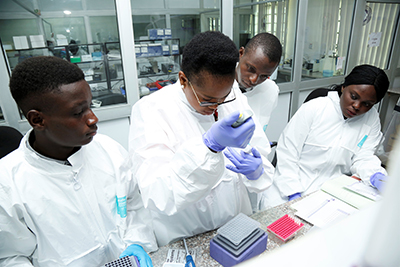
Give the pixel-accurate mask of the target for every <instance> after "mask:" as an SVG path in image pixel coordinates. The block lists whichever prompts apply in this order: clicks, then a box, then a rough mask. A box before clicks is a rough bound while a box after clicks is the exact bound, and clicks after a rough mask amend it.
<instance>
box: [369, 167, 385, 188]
mask: <svg viewBox="0 0 400 267" xmlns="http://www.w3.org/2000/svg"><path fill="white" fill-rule="evenodd" d="M387 179H388V177H387V176H386V175H384V174H383V173H381V172H376V173H374V174H372V175H371V177H370V178H369V181H370V182H371V184H372V185H373V186H375V187H376V189H378V190H379V191H382V189H383V187H384V186H385V183H386V181H387Z"/></svg>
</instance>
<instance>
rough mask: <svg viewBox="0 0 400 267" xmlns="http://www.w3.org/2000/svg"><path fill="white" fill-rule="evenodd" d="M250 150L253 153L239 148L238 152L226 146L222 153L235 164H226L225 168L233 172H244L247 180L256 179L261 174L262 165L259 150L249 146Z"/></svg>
mask: <svg viewBox="0 0 400 267" xmlns="http://www.w3.org/2000/svg"><path fill="white" fill-rule="evenodd" d="M251 152H252V153H253V155H251V154H247V153H245V152H244V151H243V150H241V151H240V154H239V153H238V152H237V151H236V150H234V149H232V148H230V147H228V148H227V149H226V150H225V151H224V154H225V156H226V157H227V158H228V159H229V160H230V161H231V162H232V163H233V164H234V165H235V166H233V165H226V168H227V169H228V170H231V171H233V172H236V173H241V174H244V175H245V176H246V177H247V179H249V180H257V179H258V178H260V176H261V174H263V172H264V167H263V164H262V159H261V155H260V152H258V151H257V149H255V148H254V147H253V148H251Z"/></svg>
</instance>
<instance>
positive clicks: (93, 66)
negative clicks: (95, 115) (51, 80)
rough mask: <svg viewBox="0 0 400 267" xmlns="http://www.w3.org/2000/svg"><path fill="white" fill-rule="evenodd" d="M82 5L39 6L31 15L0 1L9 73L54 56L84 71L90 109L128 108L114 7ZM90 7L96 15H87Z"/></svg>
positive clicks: (49, 2)
mask: <svg viewBox="0 0 400 267" xmlns="http://www.w3.org/2000/svg"><path fill="white" fill-rule="evenodd" d="M83 4H84V1H62V2H57V3H56V2H55V1H53V0H38V1H37V7H36V8H35V9H34V8H33V7H30V6H29V5H24V8H22V6H20V3H19V2H17V1H12V0H4V1H1V3H0V10H2V11H3V12H8V15H7V16H6V17H5V16H4V15H3V16H2V17H0V38H1V41H2V44H3V48H4V50H5V51H6V54H7V57H8V62H9V63H10V68H11V71H12V69H13V68H14V67H15V66H16V65H17V64H18V63H19V62H21V61H23V60H25V59H26V58H29V57H35V56H40V55H46V56H58V57H61V58H64V59H65V60H68V61H70V62H72V63H75V64H76V65H77V66H78V67H79V68H81V69H82V70H83V72H84V74H85V80H86V81H87V82H88V83H89V85H90V87H91V89H92V95H93V99H94V102H93V103H94V104H93V107H95V108H97V107H102V106H106V105H113V104H119V103H127V99H126V90H125V83H124V81H125V80H124V75H123V66H122V57H121V50H120V45H119V33H118V27H117V17H116V11H115V2H114V0H103V1H100V2H98V1H94V0H87V1H86V2H85V5H83ZM92 6H93V7H94V10H96V12H87V11H89V10H92ZM65 10H68V11H70V13H69V14H67V13H65V12H64V11H65ZM3 14H4V13H3ZM88 14H90V16H89V15H88ZM97 14H98V15H97ZM32 35H36V37H35V38H38V39H39V41H37V40H36V39H33V38H32V37H31V36H32ZM16 36H17V37H18V38H17V39H15V38H13V37H16Z"/></svg>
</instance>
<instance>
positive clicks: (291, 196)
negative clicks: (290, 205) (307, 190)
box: [289, 193, 301, 201]
mask: <svg viewBox="0 0 400 267" xmlns="http://www.w3.org/2000/svg"><path fill="white" fill-rule="evenodd" d="M299 197H301V193H295V194H293V195H290V196H289V201H292V200H294V199H296V198H299Z"/></svg>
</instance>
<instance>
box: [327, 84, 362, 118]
mask: <svg viewBox="0 0 400 267" xmlns="http://www.w3.org/2000/svg"><path fill="white" fill-rule="evenodd" d="M328 97H329V99H331V100H332V102H333V106H334V107H335V110H336V112H337V114H338V116H340V118H341V120H343V121H344V122H346V123H350V122H355V121H358V120H362V119H363V118H364V117H365V114H367V113H369V112H370V111H368V112H366V113H364V114H362V115H359V116H355V117H353V118H348V119H345V118H344V116H343V113H342V109H341V107H340V97H339V94H338V92H337V91H332V92H328Z"/></svg>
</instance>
